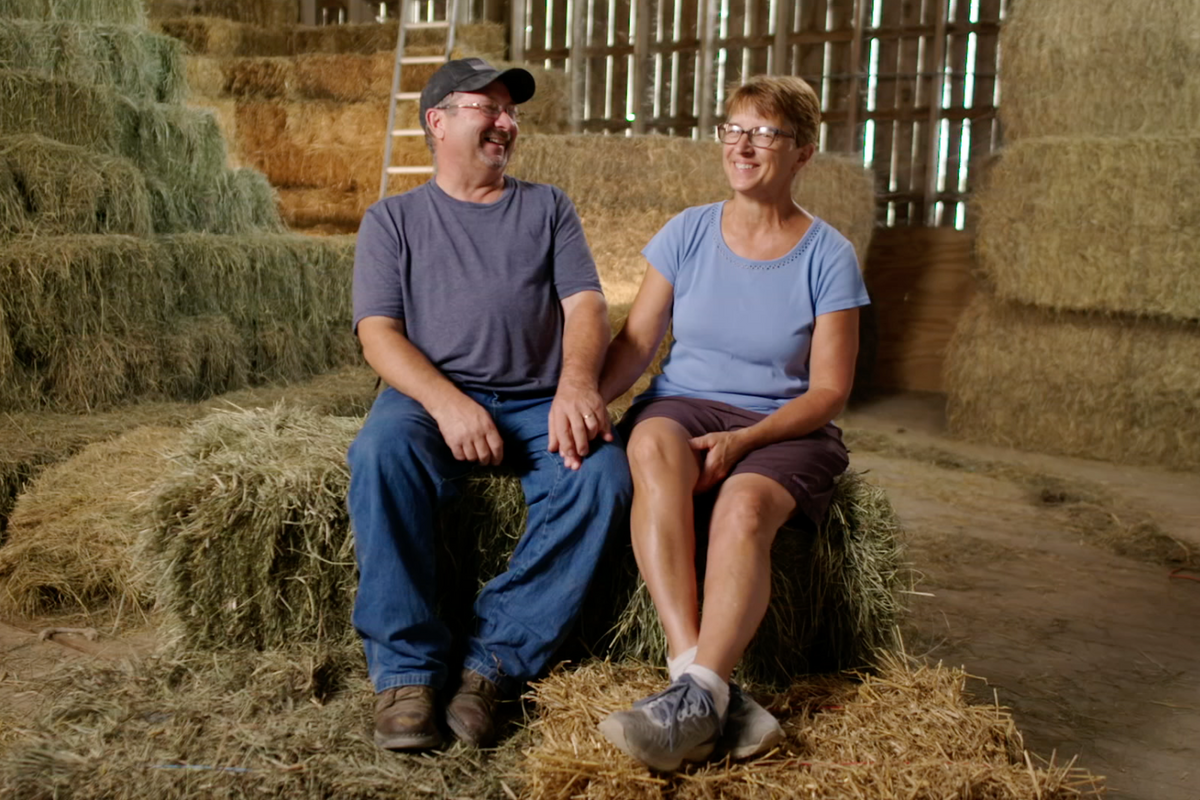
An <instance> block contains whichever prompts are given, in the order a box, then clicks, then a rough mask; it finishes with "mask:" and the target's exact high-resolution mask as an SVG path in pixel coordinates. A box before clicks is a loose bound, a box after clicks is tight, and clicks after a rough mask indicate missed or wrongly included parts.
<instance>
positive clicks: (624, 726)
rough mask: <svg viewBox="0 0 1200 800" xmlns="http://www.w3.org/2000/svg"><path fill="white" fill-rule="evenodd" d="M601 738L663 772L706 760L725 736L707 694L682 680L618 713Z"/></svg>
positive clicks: (602, 726) (606, 723)
mask: <svg viewBox="0 0 1200 800" xmlns="http://www.w3.org/2000/svg"><path fill="white" fill-rule="evenodd" d="M600 732H601V733H602V734H604V736H605V738H606V739H608V740H609V741H610V742H612V743H613V744H614V745H616V746H617V747H618V748H619V749H621V750H622V751H624V752H626V753H628V754H629V755H631V756H633V757H634V758H636V759H637V760H638V761H641V762H642V763H643V764H645V765H647V766H649V767H651V768H652V769H656V770H658V771H659V772H674V771H675V770H677V769H679V767H680V765H682V764H683V762H685V761H703V760H704V759H706V758H708V757H709V756H710V755H711V754H712V751H713V748H714V747H715V746H716V743H717V739H718V738H719V737H720V735H721V718H720V717H719V716H718V715H717V709H716V706H715V705H713V699H712V695H711V694H709V693H708V690H707V689H705V688H703V687H702V686H700V685H699V684H697V683H696V682H695V681H693V680H692V676H691V675H683V676H681V677H680V678H679V679H678V680H676V681H675V682H674V683H672V684H671V685H670V686H668V687H667V689H666V690H665V691H662V692H659V693H658V694H655V695H651V696H650V697H647V698H645V699H643V700H639V701H637V702H636V703H634V704H633V708H632V709H630V710H629V711H615V712H613V713H612V714H609V715H608V716H607V717H606V718H605V719H604V720H603V721H602V722H601V723H600Z"/></svg>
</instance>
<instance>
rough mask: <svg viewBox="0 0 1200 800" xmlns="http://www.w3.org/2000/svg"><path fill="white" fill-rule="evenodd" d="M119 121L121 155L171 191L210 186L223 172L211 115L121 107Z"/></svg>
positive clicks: (221, 147)
mask: <svg viewBox="0 0 1200 800" xmlns="http://www.w3.org/2000/svg"><path fill="white" fill-rule="evenodd" d="M118 116H119V118H120V119H119V124H120V139H119V147H120V152H121V153H122V154H123V155H125V156H126V157H128V158H130V159H131V160H132V161H133V162H134V163H136V164H137V165H138V166H139V167H141V169H142V170H143V171H144V172H145V173H146V175H147V177H149V178H157V179H158V180H160V181H161V182H162V183H163V184H165V185H166V186H167V187H168V188H169V189H170V190H171V191H182V192H188V191H193V190H195V189H197V188H200V187H205V186H208V185H211V184H212V183H213V182H214V181H216V180H217V178H218V177H219V176H220V175H221V174H222V173H223V172H224V171H225V161H226V156H225V139H224V137H223V136H222V135H221V128H220V126H219V125H218V124H217V120H216V117H215V116H214V115H213V114H212V113H211V112H208V111H205V110H202V109H196V108H188V107H185V106H179V105H170V104H167V103H132V102H122V103H121V104H120V105H119V106H118Z"/></svg>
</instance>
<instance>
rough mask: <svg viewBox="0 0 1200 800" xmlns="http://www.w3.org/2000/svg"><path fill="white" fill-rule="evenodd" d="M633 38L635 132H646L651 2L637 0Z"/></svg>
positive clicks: (648, 110)
mask: <svg viewBox="0 0 1200 800" xmlns="http://www.w3.org/2000/svg"><path fill="white" fill-rule="evenodd" d="M633 14H634V26H635V30H634V38H633V97H634V101H633V115H634V116H633V132H634V133H635V134H642V133H645V132H646V118H647V117H648V116H650V105H649V103H648V101H647V97H646V72H647V70H648V69H649V68H650V63H649V54H650V20H651V17H650V0H635V2H634V6H633Z"/></svg>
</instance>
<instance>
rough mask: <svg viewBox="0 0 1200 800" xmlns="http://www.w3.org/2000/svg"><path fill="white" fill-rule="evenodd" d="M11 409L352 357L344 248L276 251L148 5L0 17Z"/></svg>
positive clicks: (3, 338)
mask: <svg viewBox="0 0 1200 800" xmlns="http://www.w3.org/2000/svg"><path fill="white" fill-rule="evenodd" d="M0 10H2V12H0V13H2V14H3V15H4V18H3V19H2V20H0V119H2V120H3V125H2V126H0V130H2V131H3V133H2V135H0V409H6V410H7V409H22V408H54V409H62V410H89V411H91V410H95V409H97V408H102V407H107V406H113V405H117V404H121V403H125V402H129V401H131V400H136V399H144V398H179V399H196V398H200V397H205V396H208V395H210V394H213V393H215V392H220V391H225V390H228V389H233V388H237V387H239V386H242V385H245V384H247V383H254V382H260V381H264V380H268V379H276V378H297V377H301V376H305V375H310V374H313V373H316V372H321V371H324V370H326V369H328V368H329V367H331V366H334V365H337V364H340V363H345V362H347V361H348V360H350V359H354V358H357V355H356V349H355V345H354V342H353V339H352V337H351V336H350V334H349V327H348V308H349V274H350V266H351V261H352V257H353V255H352V254H353V242H352V241H351V240H349V239H348V238H346V239H332V240H313V239H311V238H309V237H303V236H295V235H289V234H286V233H285V232H284V228H283V225H282V223H281V222H280V219H279V216H278V212H277V210H276V208H275V205H274V197H273V192H272V190H271V187H270V185H269V184H268V183H267V181H266V179H265V178H264V177H263V176H262V175H261V174H260V173H258V172H255V171H253V170H249V169H238V170H231V169H229V168H228V167H227V166H226V156H225V143H224V141H223V140H222V137H221V133H220V130H219V128H218V126H217V124H216V121H215V120H214V118H213V116H212V115H211V114H210V113H208V112H203V111H198V110H195V109H189V108H186V107H185V106H184V105H183V104H182V97H183V94H184V93H185V90H186V84H185V80H184V66H183V61H182V52H181V50H182V48H181V47H180V45H179V43H178V42H177V41H175V40H173V39H170V38H167V37H164V36H159V35H155V34H152V33H151V32H150V31H149V30H148V29H147V28H146V27H145V26H144V20H143V17H142V13H143V12H142V5H141V2H140V0H127V2H113V3H107V2H106V3H94V4H91V3H81V2H67V0H50V1H49V2H47V0H7V1H6V2H5V3H3V4H2V5H0Z"/></svg>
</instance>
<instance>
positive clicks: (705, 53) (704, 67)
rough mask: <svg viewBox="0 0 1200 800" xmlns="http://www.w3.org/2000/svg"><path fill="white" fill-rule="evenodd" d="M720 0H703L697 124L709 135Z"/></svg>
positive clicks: (702, 132)
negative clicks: (718, 4)
mask: <svg viewBox="0 0 1200 800" xmlns="http://www.w3.org/2000/svg"><path fill="white" fill-rule="evenodd" d="M718 2H719V0H701V3H702V12H701V13H702V16H701V19H700V25H701V37H702V38H701V42H700V65H699V69H700V97H699V98H698V99H699V103H698V105H699V110H698V112H697V120H696V125H697V127H698V128H699V129H700V136H701V137H704V136H707V135H708V133H709V129H710V128H712V124H713V98H714V95H715V91H714V88H713V86H714V72H715V69H716V60H717V52H716V23H717V3H718Z"/></svg>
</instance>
